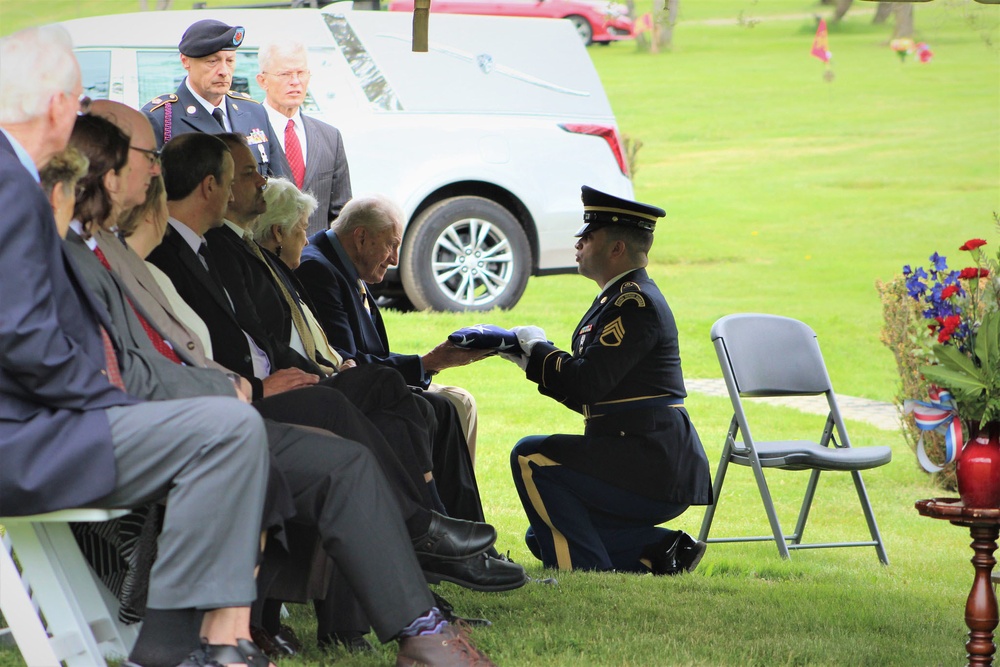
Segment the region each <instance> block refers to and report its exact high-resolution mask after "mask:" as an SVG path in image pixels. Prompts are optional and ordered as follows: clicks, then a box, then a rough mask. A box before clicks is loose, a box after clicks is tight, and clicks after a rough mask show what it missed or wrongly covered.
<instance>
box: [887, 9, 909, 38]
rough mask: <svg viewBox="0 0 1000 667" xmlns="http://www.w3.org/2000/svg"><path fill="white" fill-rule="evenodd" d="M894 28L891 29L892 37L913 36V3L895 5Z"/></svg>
mask: <svg viewBox="0 0 1000 667" xmlns="http://www.w3.org/2000/svg"><path fill="white" fill-rule="evenodd" d="M895 9H896V28H895V30H893V33H892V38H893V39H898V38H900V37H913V5H911V4H903V3H901V4H898V5H896V8H895Z"/></svg>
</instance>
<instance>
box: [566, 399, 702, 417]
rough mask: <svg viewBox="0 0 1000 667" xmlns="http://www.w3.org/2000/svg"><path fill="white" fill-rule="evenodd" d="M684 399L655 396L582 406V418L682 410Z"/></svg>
mask: <svg viewBox="0 0 1000 667" xmlns="http://www.w3.org/2000/svg"><path fill="white" fill-rule="evenodd" d="M683 407H684V399H683V398H679V397H677V396H655V397H653V398H638V399H635V400H631V401H629V400H626V401H622V402H620V403H598V404H595V405H584V406H583V416H584V417H586V418H587V419H595V418H597V417H604V416H605V415H620V414H622V413H624V412H631V411H633V410H655V409H656V408H683Z"/></svg>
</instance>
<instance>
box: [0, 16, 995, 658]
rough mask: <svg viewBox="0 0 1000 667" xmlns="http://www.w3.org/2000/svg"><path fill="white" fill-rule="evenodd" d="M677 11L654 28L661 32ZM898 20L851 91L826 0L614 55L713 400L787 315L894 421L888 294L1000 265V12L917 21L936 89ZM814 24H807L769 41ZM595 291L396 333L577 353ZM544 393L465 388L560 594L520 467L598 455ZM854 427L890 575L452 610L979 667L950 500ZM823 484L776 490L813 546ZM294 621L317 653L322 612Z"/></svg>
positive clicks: (811, 557)
mask: <svg viewBox="0 0 1000 667" xmlns="http://www.w3.org/2000/svg"><path fill="white" fill-rule="evenodd" d="M175 4H176V5H177V6H178V7H182V6H183V5H185V4H188V3H184V2H177V3H175ZM220 4H221V2H220ZM651 6H652V2H650V1H646V2H640V3H639V8H640V11H645V10H647V9H649V8H650V7H651ZM137 7H138V3H137V2H96V1H91V2H72V1H69V0H61V1H53V2H45V3H41V2H37V3H36V2H31V3H27V2H13V1H12V0H0V33H6V32H10V31H11V30H14V29H16V28H18V27H20V26H21V25H24V24H25V23H30V22H32V19H34V21H35V22H38V21H40V20H55V19H59V18H70V17H73V16H77V15H82V14H84V13H99V12H101V11H130V10H133V9H135V8H137ZM873 8H874V4H873V3H864V2H857V3H855V7H854V9H852V10H851V13H849V14H848V18H847V21H846V22H845V23H844V24H841V25H836V26H831V27H830V48H831V50H832V51H833V54H834V62H833V66H832V69H833V71H834V73H835V75H836V76H835V79H834V80H833V82H832V83H827V82H825V81H824V80H823V77H822V74H823V69H824V67H823V64H822V63H821V62H820V61H818V60H816V59H815V58H811V57H810V56H809V49H810V45H811V41H812V35H813V32H814V31H815V23H814V21H813V20H812V19H811V18H809V17H810V15H811V14H812V13H813V12H816V11H821V10H820V8H819V7H818V6H817V5H815V4H813V3H811V2H808V1H799V0H759V1H755V0H711V1H710V2H697V1H694V0H684V1H683V2H682V3H681V19H682V21H688V22H687V23H681V24H680V25H679V26H678V28H677V31H676V34H675V48H674V51H673V52H671V53H664V54H659V55H649V54H645V53H640V52H637V51H636V49H635V46H634V45H633V44H630V43H618V44H613V45H611V46H608V47H600V48H597V47H595V48H591V49H590V51H589V52H590V54H591V57H592V58H593V60H594V63H595V65H596V66H597V69H598V71H599V72H600V74H601V77H602V79H603V81H604V85H605V88H606V90H607V92H608V96H609V98H610V99H611V102H612V105H613V107H614V110H615V113H616V114H617V117H618V121H619V124H620V127H621V129H622V131H624V132H625V133H627V134H629V135H630V136H632V137H634V138H638V139H640V140H642V142H643V144H644V146H643V148H642V149H641V151H640V152H639V156H638V157H639V163H638V164H639V170H638V172H637V174H636V178H635V185H636V196H637V197H638V198H639V199H641V200H643V201H649V202H651V203H655V204H657V205H661V206H664V207H665V208H666V209H667V212H668V217H667V219H666V220H664V221H662V222H661V223H660V226H659V231H658V233H657V240H656V244H655V247H654V251H653V254H652V265H651V273H652V275H653V276H654V277H655V278H656V279H657V281H658V283H659V285H660V287H661V288H662V289H663V291H664V293H665V294H666V296H667V299H668V301H669V302H670V304H671V307H672V308H673V310H674V313H675V315H676V317H677V320H678V323H679V326H680V332H681V346H682V353H683V357H684V365H685V371H686V375H687V376H688V377H718V376H719V371H718V366H717V363H716V361H715V356H714V352H713V351H712V347H711V343H710V341H709V339H708V331H709V328H710V327H711V324H712V322H714V321H715V320H716V319H717V318H718V317H721V316H722V315H724V314H727V313H731V312H738V311H759V312H772V313H779V314H785V315H790V316H793V317H797V318H800V319H803V320H805V321H806V322H808V323H809V324H810V325H812V326H813V328H814V329H815V330H816V331H817V333H818V334H819V337H820V343H821V345H822V347H823V350H824V353H825V355H826V359H827V364H828V366H829V368H830V373H831V376H832V378H833V381H834V385H835V386H836V387H837V389H838V390H839V391H840V392H842V393H846V394H852V395H860V396H866V397H869V398H875V399H880V400H889V399H890V398H891V397H892V396H893V394H894V392H895V389H896V384H895V383H896V379H895V370H894V367H893V361H892V357H891V355H890V354H889V352H888V351H887V350H885V349H884V348H882V347H881V345H880V344H879V342H878V330H879V327H880V324H881V322H880V305H879V302H878V297H877V295H876V293H875V290H874V286H873V284H874V281H875V280H876V279H886V278H889V277H891V276H893V275H894V274H895V273H897V272H898V271H899V268H900V267H901V265H903V264H905V263H911V264H919V263H926V258H927V256H928V255H930V254H931V253H932V252H934V251H935V250H937V251H940V252H941V253H942V254H945V255H947V256H948V257H949V260H950V261H951V263H952V265H961V264H962V260H961V257H960V253H958V252H957V248H958V246H959V245H961V244H962V243H963V242H964V241H965V240H966V239H968V238H971V237H974V236H978V237H982V238H985V239H987V240H988V241H989V243H990V246H988V247H987V249H989V248H990V247H994V248H995V247H996V246H997V245H998V244H1000V236H998V235H997V233H996V230H994V229H993V228H992V224H991V219H992V218H991V214H992V212H993V211H998V210H1000V50H998V45H1000V29H998V26H1000V8H998V7H989V6H983V5H979V4H977V3H974V2H972V1H971V0H967V1H959V0H948V1H946V0H937V1H936V2H933V3H929V4H925V5H918V6H916V26H917V31H918V38H919V39H920V40H922V41H926V42H927V43H928V44H929V45H930V46H931V48H932V50H933V51H934V54H935V56H934V60H933V61H932V62H931V63H930V64H927V65H922V64H920V63H917V62H914V61H912V60H909V61H907V62H905V63H901V62H900V61H899V59H898V58H897V57H896V56H895V54H893V53H892V52H891V51H890V50H889V49H888V47H887V40H888V37H889V34H890V29H891V28H890V26H881V27H878V26H871V25H870V23H869V22H870V16H871V15H870V11H871V10H872V9H873ZM822 11H828V10H822ZM865 12H868V13H865ZM789 15H791V16H802V17H803V18H790V19H789V18H785V19H782V20H770V19H768V17H771V16H789ZM738 17H742V19H743V20H742V22H737V21H735V20H734V21H733V22H732V23H731V24H729V25H714V24H705V23H700V21H703V20H706V19H717V18H728V19H737V18H738ZM432 20H433V18H432ZM751 26H752V27H751ZM595 289H596V288H595V286H594V285H593V283H590V282H588V281H586V280H584V279H582V278H580V277H578V276H557V277H549V278H533V279H532V280H531V281H530V282H529V285H528V290H527V292H526V294H525V297H524V299H523V300H522V301H521V303H519V304H518V306H517V307H516V308H514V309H513V310H511V311H507V312H493V313H489V314H483V315H476V316H473V317H470V316H468V315H462V314H430V313H408V314H398V313H389V314H387V322H388V327H389V330H390V332H391V336H392V341H393V346H394V348H396V349H398V350H400V351H413V352H417V351H424V350H426V349H429V348H430V347H431V346H432V345H434V344H435V343H436V342H438V341H440V340H441V339H442V338H443V336H445V335H446V334H447V333H449V332H450V331H452V330H454V329H455V328H457V327H459V326H463V325H466V324H470V323H473V320H475V321H491V322H494V323H496V324H500V325H507V326H513V325H517V324H525V323H535V324H539V325H541V326H543V327H544V328H545V329H546V331H547V332H548V334H549V337H550V338H552V339H553V340H556V341H557V342H560V343H563V344H565V343H566V342H567V341H568V339H569V337H570V334H571V332H572V329H573V326H574V325H575V324H576V322H577V320H578V319H579V317H580V315H581V314H582V313H583V311H584V310H585V309H586V308H587V306H588V305H589V303H590V301H591V299H592V298H593V296H594V293H595ZM521 375H522V374H521V373H520V372H519V371H518V370H517V369H516V368H515V367H514V366H513V365H511V364H508V363H506V362H504V361H502V360H499V359H489V360H486V361H484V362H482V363H480V364H477V365H475V366H472V367H467V368H462V369H455V370H452V371H448V372H446V373H444V374H442V375H441V376H440V378H439V379H440V380H441V381H442V382H446V383H452V384H458V385H461V386H464V387H466V388H468V389H470V390H471V391H472V392H473V393H474V394H475V395H476V397H477V398H478V400H479V407H480V420H481V421H480V442H479V450H478V455H477V469H478V472H479V475H480V486H481V489H482V492H483V497H484V501H485V503H486V513H487V516H488V518H489V519H490V520H491V521H493V522H494V523H495V524H496V525H497V527H498V530H499V533H500V538H499V541H498V547H499V548H501V549H503V550H507V549H509V550H510V553H511V556H512V557H513V558H514V559H515V560H518V561H519V562H522V563H525V564H526V566H527V567H528V569H529V572H530V573H531V574H532V575H533V576H536V577H544V576H548V574H549V573H546V572H543V571H542V570H541V569H540V568H539V567H538V566H537V565H536V563H535V561H534V560H533V559H532V558H531V556H530V554H529V553H528V552H527V549H526V548H525V547H524V544H523V540H522V537H523V531H524V528H525V520H524V518H523V513H522V510H521V508H520V506H519V504H518V500H517V496H516V494H515V492H514V490H513V487H512V485H511V483H510V473H509V471H508V454H509V451H510V448H511V446H512V445H513V444H514V443H515V442H516V441H517V439H518V438H520V437H522V436H523V435H527V434H532V433H547V432H560V431H561V432H571V433H575V432H579V431H580V430H581V426H582V425H581V421H580V419H579V418H577V417H576V416H575V415H573V414H570V413H569V412H568V411H566V410H564V409H562V408H561V407H560V406H558V405H557V404H555V403H553V402H551V401H548V400H547V399H545V398H543V397H541V396H539V395H538V394H537V393H536V392H535V390H534V387H533V386H532V385H530V384H528V383H526V382H525V381H524V380H523V379H522V378H521ZM688 406H689V411H690V413H691V415H692V418H693V420H694V421H695V423H696V424H697V426H698V429H699V431H700V433H701V435H702V439H703V440H704V442H705V445H706V449H707V450H708V455H709V459H710V461H711V462H712V467H713V470H714V467H715V464H716V462H717V461H718V457H719V455H720V452H721V444H722V439H723V435H724V432H725V428H726V426H727V425H728V421H729V414H730V413H729V406H728V401H727V400H726V399H720V398H710V397H705V396H698V395H695V396H693V397H691V398H690V399H689V401H688ZM750 411H751V419H756V420H758V421H759V422H760V425H761V428H765V429H766V430H768V431H771V433H762V434H761V435H763V436H765V437H767V436H771V435H773V436H774V437H786V436H787V437H791V436H797V435H798V434H800V432H801V430H802V429H808V428H813V429H814V430H815V431H816V432H818V431H819V429H820V427H821V425H820V424H819V423H818V421H817V418H816V417H812V416H807V415H803V414H801V413H798V412H796V411H794V410H791V409H786V408H776V407H770V406H761V405H756V404H755V405H753V406H751V408H750ZM850 426H851V428H852V438H853V440H854V444H855V445H861V446H864V445H889V446H891V447H892V448H893V452H894V460H893V463H892V464H891V465H889V466H886V467H883V468H880V469H878V470H874V471H871V472H870V473H868V474H867V475H866V482H867V485H868V489H869V492H870V494H871V496H872V500H873V503H874V506H875V511H876V516H877V518H878V520H879V523H880V526H881V528H882V531H883V534H884V537H885V539H886V542H887V549H888V552H889V558H890V560H891V565H890V566H889V567H883V566H881V565H880V564H879V563H878V560H877V558H876V557H875V554H874V550H872V549H838V550H820V551H808V552H798V553H794V554H793V557H792V559H791V560H789V561H782V560H780V559H779V558H778V556H777V552H776V550H775V548H774V546H773V545H770V544H733V545H713V546H712V547H711V548H710V549H709V551H708V554H707V555H706V557H705V559H704V561H703V562H702V565H701V566H700V567H699V569H698V570H697V571H696V572H695V573H694V574H693V575H690V576H683V577H677V578H653V577H635V576H623V575H609V574H600V575H598V574H589V573H570V574H558V575H556V576H557V579H558V582H559V583H558V585H557V586H546V585H543V584H530V585H528V586H526V587H525V588H523V589H521V590H518V591H513V592H510V593H502V594H492V595H489V594H477V593H472V592H469V591H465V590H462V589H459V588H457V587H453V586H449V585H446V586H443V587H442V593H443V594H445V595H446V596H447V597H448V598H449V599H451V600H452V601H453V602H454V603H455V604H456V606H457V608H458V609H459V611H460V612H462V613H464V614H465V615H469V616H479V615H484V616H486V617H488V618H490V619H492V620H493V621H494V627H493V628H491V629H488V630H478V631H476V632H475V638H476V640H477V642H478V643H479V644H480V645H481V646H483V647H484V648H486V649H487V650H488V651H489V652H490V654H491V655H492V656H493V657H494V658H495V659H496V660H497V662H498V663H500V664H503V665H507V666H518V665H522V666H528V665H531V666H535V665H540V666H545V665H578V664H583V665H609V666H610V665H621V666H626V665H628V666H647V665H648V666H659V665H762V666H764V665H767V666H771V665H900V666H905V667H912V666H915V665H918V666H923V665H958V664H963V663H964V647H963V642H964V638H965V632H966V629H965V625H964V621H963V609H964V606H963V605H964V600H965V597H966V595H967V593H968V590H969V586H970V584H971V579H972V576H971V575H972V570H971V566H970V565H969V563H968V561H969V558H970V557H971V550H970V549H969V548H968V543H969V537H968V534H967V533H965V532H964V531H963V530H961V529H957V528H955V527H952V526H950V525H949V524H947V523H945V522H940V521H933V520H930V519H925V518H921V517H919V516H918V515H917V514H916V512H915V510H914V509H913V502H914V500H916V499H919V498H927V497H932V496H934V495H940V492H939V491H937V490H935V489H934V488H933V487H931V486H930V485H929V484H928V482H927V479H926V477H925V476H924V475H923V474H922V473H920V472H919V470H918V469H917V465H916V462H915V460H914V457H913V455H912V454H911V452H910V451H909V450H908V449H907V447H906V445H905V443H904V442H903V441H902V438H901V437H900V435H899V434H897V433H894V432H887V431H881V430H878V429H875V428H874V427H871V426H867V425H865V424H854V423H852V424H850ZM805 477H806V476H805V475H797V474H793V473H785V474H781V473H775V474H772V475H771V477H770V479H771V481H772V492H773V493H774V495H775V497H776V502H777V503H778V505H779V512H780V513H781V516H782V518H783V520H785V521H786V522H788V523H791V522H792V521H793V520H794V515H795V512H796V510H797V503H798V499H799V497H800V494H801V492H802V490H803V488H804V485H805ZM852 494H853V487H852V486H851V484H850V480H849V478H847V477H846V476H842V475H841V476H837V475H830V474H827V475H825V476H824V478H823V479H822V480H821V482H820V496H819V501H818V506H817V507H816V509H815V510H814V513H813V514H812V516H811V520H810V525H809V527H808V528H807V535H808V536H809V537H811V538H814V539H834V538H836V537H840V536H842V535H847V536H851V537H857V538H860V537H862V536H863V535H864V533H865V527H864V520H863V518H862V517H861V515H860V512H858V511H855V508H854V505H853V504H852V503H853V500H852ZM702 514H703V511H702V510H701V509H700V508H694V509H692V510H690V511H689V512H688V513H687V514H685V515H684V516H682V517H681V518H680V519H679V520H678V521H677V522H676V526H678V527H681V528H683V529H685V530H688V531H689V532H697V528H698V526H699V525H700V521H701V517H702ZM715 530H716V534H718V535H720V536H721V535H724V534H730V535H732V534H744V535H746V534H760V533H762V532H766V530H767V524H766V520H765V518H764V515H763V512H762V510H761V507H760V502H759V500H758V498H757V496H756V490H755V487H754V485H753V482H752V479H751V477H750V475H749V472H748V471H747V470H746V469H742V468H735V469H731V471H730V480H729V483H728V484H727V487H726V490H725V493H724V496H723V498H722V501H721V504H720V506H719V512H718V514H717V519H716V526H715ZM292 613H293V617H292V622H293V624H294V625H295V626H296V627H297V628H298V629H299V631H300V634H301V635H303V636H305V637H309V636H310V633H311V632H312V629H311V628H312V626H311V625H310V624H311V623H312V621H311V620H310V613H309V611H308V610H307V609H306V608H305V607H301V606H299V607H293V609H292ZM392 650H393V648H392V647H391V646H389V647H386V648H384V649H383V650H382V653H380V654H378V655H377V656H375V657H351V656H344V655H341V654H334V655H333V656H329V657H325V656H321V655H320V654H319V653H316V652H312V653H309V654H307V655H306V656H305V657H304V658H302V659H297V660H293V661H285V662H284V663H283V664H286V665H292V666H297V667H304V666H306V665H310V666H311V665H321V664H328V663H329V662H332V661H334V660H335V661H336V662H337V664H340V665H345V666H352V667H353V666H358V667H361V666H369V665H384V664H390V663H391V658H390V656H391V652H392ZM16 664H19V663H18V661H17V659H16V657H14V655H13V654H12V653H11V652H10V651H7V652H0V665H2V666H3V667H6V666H7V665H16Z"/></svg>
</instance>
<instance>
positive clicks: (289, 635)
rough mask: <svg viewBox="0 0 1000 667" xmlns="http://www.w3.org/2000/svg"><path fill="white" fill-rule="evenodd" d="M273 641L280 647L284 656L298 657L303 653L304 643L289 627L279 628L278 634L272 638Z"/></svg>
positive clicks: (282, 626) (281, 626)
mask: <svg viewBox="0 0 1000 667" xmlns="http://www.w3.org/2000/svg"><path fill="white" fill-rule="evenodd" d="M271 641H273V642H274V645H275V646H277V647H278V649H279V650H280V651H281V653H282V655H298V654H299V653H301V652H302V641H301V640H300V639H299V638H298V635H296V634H295V630H292V629H291V628H290V627H288V626H287V625H280V626H278V634H276V635H274V636H273V637H271Z"/></svg>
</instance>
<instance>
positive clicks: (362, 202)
mask: <svg viewBox="0 0 1000 667" xmlns="http://www.w3.org/2000/svg"><path fill="white" fill-rule="evenodd" d="M402 224H403V209H401V208H400V207H399V206H398V205H397V204H396V202H394V201H393V200H392V199H390V198H389V197H388V196H387V195H382V194H374V195H365V196H363V197H355V198H354V199H352V200H350V201H349V202H347V203H346V204H344V208H342V209H341V210H340V215H339V216H337V219H336V220H334V221H333V222H332V223H330V229H332V230H333V231H334V233H335V234H336V235H337V236H343V235H346V234H350V233H351V232H353V231H354V230H355V229H358V228H359V227H360V228H362V229H366V230H367V231H369V232H372V233H374V234H377V233H379V232H382V231H385V230H386V229H389V228H390V227H393V226H394V225H400V226H402Z"/></svg>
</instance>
